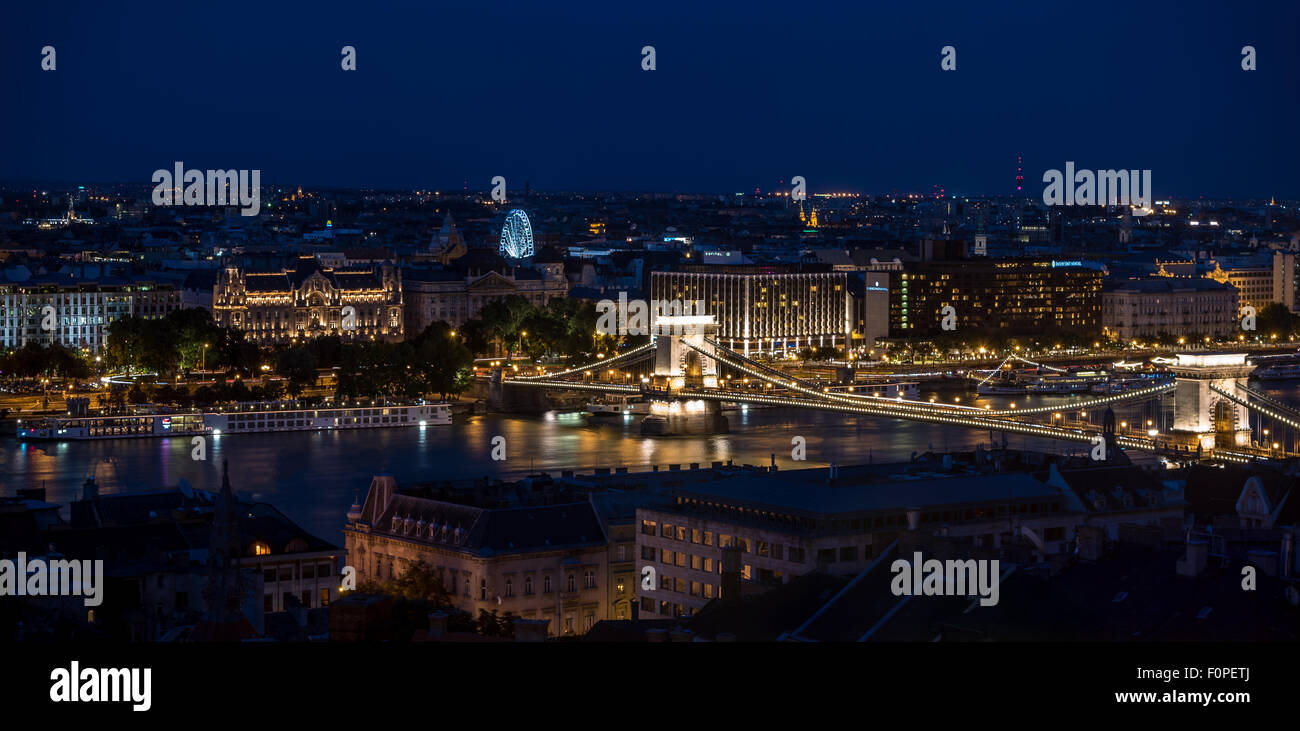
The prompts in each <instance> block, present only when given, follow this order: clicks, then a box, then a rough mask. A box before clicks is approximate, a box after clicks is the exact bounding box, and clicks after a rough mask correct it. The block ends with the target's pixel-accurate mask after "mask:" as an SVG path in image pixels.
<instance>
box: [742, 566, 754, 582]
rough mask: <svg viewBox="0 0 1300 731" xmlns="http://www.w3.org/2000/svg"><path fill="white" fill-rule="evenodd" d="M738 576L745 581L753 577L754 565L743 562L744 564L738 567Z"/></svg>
mask: <svg viewBox="0 0 1300 731" xmlns="http://www.w3.org/2000/svg"><path fill="white" fill-rule="evenodd" d="M740 578H741V579H743V580H745V581H750V580H751V579H753V578H754V567H753V566H750V565H749V564H745V565H744V566H742V567H741V569H740Z"/></svg>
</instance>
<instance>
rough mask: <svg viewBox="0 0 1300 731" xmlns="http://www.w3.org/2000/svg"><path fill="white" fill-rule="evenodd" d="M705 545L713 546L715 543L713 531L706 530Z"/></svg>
mask: <svg viewBox="0 0 1300 731" xmlns="http://www.w3.org/2000/svg"><path fill="white" fill-rule="evenodd" d="M704 545H706V546H712V545H713V532H712V531H707V530H706V531H704Z"/></svg>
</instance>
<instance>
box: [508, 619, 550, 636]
mask: <svg viewBox="0 0 1300 731" xmlns="http://www.w3.org/2000/svg"><path fill="white" fill-rule="evenodd" d="M550 622H551V620H549V619H524V618H522V617H519V618H516V619H515V642H545V641H546V627H547V625H549V624H550Z"/></svg>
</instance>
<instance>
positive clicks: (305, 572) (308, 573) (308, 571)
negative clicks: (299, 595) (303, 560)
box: [302, 564, 316, 579]
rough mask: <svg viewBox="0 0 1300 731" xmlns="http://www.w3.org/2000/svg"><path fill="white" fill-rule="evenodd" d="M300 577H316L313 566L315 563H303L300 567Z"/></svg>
mask: <svg viewBox="0 0 1300 731" xmlns="http://www.w3.org/2000/svg"><path fill="white" fill-rule="evenodd" d="M302 578H304V579H314V578H316V566H315V564H304V565H303V567H302Z"/></svg>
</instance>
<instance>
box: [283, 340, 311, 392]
mask: <svg viewBox="0 0 1300 731" xmlns="http://www.w3.org/2000/svg"><path fill="white" fill-rule="evenodd" d="M275 372H276V373H278V374H280V375H282V376H284V377H285V378H286V379H287V380H288V381H289V383H288V385H287V386H286V389H285V390H287V391H288V392H289V394H290V395H292V396H297V395H298V394H300V393H302V391H303V389H304V388H306V387H307V386H310V385H312V384H314V383H316V356H315V355H312V352H311V350H310V349H309V348H306V347H299V348H290V349H288V350H284V351H281V352H280V355H279V359H278V362H277V363H276V367H275Z"/></svg>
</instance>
